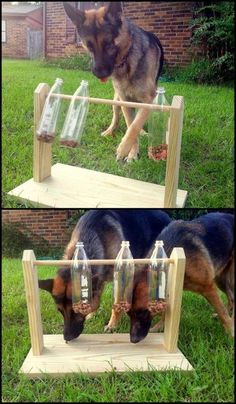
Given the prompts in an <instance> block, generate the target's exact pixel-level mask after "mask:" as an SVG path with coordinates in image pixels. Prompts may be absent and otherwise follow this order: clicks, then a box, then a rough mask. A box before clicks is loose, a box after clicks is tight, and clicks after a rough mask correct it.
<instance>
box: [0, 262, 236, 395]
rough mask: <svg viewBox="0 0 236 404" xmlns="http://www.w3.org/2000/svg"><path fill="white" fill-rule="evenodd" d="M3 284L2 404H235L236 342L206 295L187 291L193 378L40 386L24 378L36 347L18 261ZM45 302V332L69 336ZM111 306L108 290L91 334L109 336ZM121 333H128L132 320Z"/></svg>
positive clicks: (68, 380)
mask: <svg viewBox="0 0 236 404" xmlns="http://www.w3.org/2000/svg"><path fill="white" fill-rule="evenodd" d="M54 272H55V270H54V269H53V268H52V267H51V268H48V267H44V268H41V269H40V275H39V277H40V278H41V279H43V278H47V277H51V276H53V274H54ZM2 281H3V283H2V285H3V292H2V293H3V299H2V302H3V308H2V337H3V345H2V347H3V361H2V370H3V373H2V374H3V377H2V400H3V402H177V401H178V402H233V399H234V377H233V341H232V340H231V338H230V337H228V336H227V335H226V334H225V332H224V330H223V327H222V326H221V324H220V323H219V320H218V319H215V318H213V317H212V309H211V307H210V306H209V305H208V303H207V302H206V301H205V300H204V298H202V297H201V296H197V295H195V294H193V293H190V292H188V293H187V292H184V296H183V306H182V315H181V323H180V336H179V348H180V349H181V350H182V352H183V353H184V355H185V356H186V357H187V359H188V360H189V361H190V363H191V364H192V366H193V367H194V369H195V370H194V371H193V372H178V371H170V372H163V373H162V372H156V371H151V372H145V373H142V372H125V373H124V374H117V373H116V372H115V371H112V372H107V373H105V374H103V375H101V376H97V377H94V376H93V377H92V376H88V375H85V374H77V375H73V376H71V377H69V376H68V377H63V378H59V379H58V380H57V379H50V378H49V377H47V378H46V379H44V380H37V381H34V380H28V379H27V378H26V377H25V376H24V375H19V374H18V370H19V368H20V367H21V365H22V363H23V361H24V359H25V357H26V355H27V353H28V351H29V349H30V336H29V327H28V316H27V309H26V301H25V292H24V285H23V274H22V269H21V261H20V260H19V259H11V260H10V259H3V269H2ZM40 299H41V311H42V320H43V329H44V333H45V334H46V333H48V334H55V333H62V324H63V320H62V317H61V315H60V314H59V313H58V312H57V311H56V308H55V306H54V303H53V300H52V298H51V296H50V295H49V294H48V293H47V292H45V291H40ZM111 302H112V297H111V284H108V285H107V287H106V289H105V291H104V293H103V296H102V302H101V305H100V307H99V309H98V311H97V313H96V315H95V316H94V317H93V318H91V319H90V320H88V321H87V324H86V326H85V330H84V332H85V333H102V332H103V327H104V325H105V324H106V323H107V322H108V320H109V316H110V308H111ZM118 331H119V332H129V322H128V318H127V317H126V316H125V317H123V318H122V319H121V322H120V325H119V328H118ZM130 349H132V345H131V346H130Z"/></svg>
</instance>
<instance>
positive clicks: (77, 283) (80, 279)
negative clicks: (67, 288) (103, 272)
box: [71, 241, 92, 315]
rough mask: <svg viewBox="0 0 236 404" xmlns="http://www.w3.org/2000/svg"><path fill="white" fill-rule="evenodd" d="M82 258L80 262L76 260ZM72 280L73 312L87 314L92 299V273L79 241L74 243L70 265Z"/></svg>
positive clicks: (82, 245)
mask: <svg viewBox="0 0 236 404" xmlns="http://www.w3.org/2000/svg"><path fill="white" fill-rule="evenodd" d="M76 260H82V263H78V262H76ZM71 281H72V308H73V310H74V312H75V313H78V312H80V313H82V314H84V315H87V314H88V313H90V311H91V299H92V273H91V268H90V265H89V264H88V258H87V255H86V252H85V249H84V244H83V243H82V242H81V241H78V242H77V243H76V248H75V252H74V256H73V263H72V266H71Z"/></svg>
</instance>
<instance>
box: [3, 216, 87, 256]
mask: <svg viewBox="0 0 236 404" xmlns="http://www.w3.org/2000/svg"><path fill="white" fill-rule="evenodd" d="M72 215H75V220H74V221H73V223H71V217H72ZM79 217H80V213H79V212H78V214H77V212H75V211H73V210H70V209H57V210H54V209H50V210H45V209H26V210H23V209H17V210H14V209H12V210H3V211H2V222H3V223H13V224H14V223H15V224H17V228H19V229H20V231H21V232H22V233H23V234H25V235H29V234H30V235H31V237H32V239H33V241H34V243H35V244H38V243H40V244H41V243H42V239H44V240H46V241H47V242H48V243H49V245H50V246H51V247H58V248H61V247H65V245H66V244H67V243H68V242H69V240H70V236H71V232H72V230H73V228H74V226H75V222H76V221H77V218H78V219H79Z"/></svg>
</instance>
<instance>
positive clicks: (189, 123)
mask: <svg viewBox="0 0 236 404" xmlns="http://www.w3.org/2000/svg"><path fill="white" fill-rule="evenodd" d="M56 77H61V78H62V79H63V80H64V85H63V92H64V93H68V94H72V93H73V92H74V91H75V89H76V88H77V87H78V86H79V83H80V81H81V80H82V79H85V80H88V82H89V93H90V95H91V96H93V97H100V98H112V97H113V90H112V85H111V82H110V81H109V82H107V83H106V84H103V83H101V82H100V81H98V80H97V79H96V78H95V77H94V76H93V75H92V74H91V73H90V72H83V71H76V70H63V69H61V68H56V67H49V66H45V65H44V66H43V65H42V64H41V63H40V62H39V61H15V60H4V61H3V115H2V124H3V137H2V146H3V159H2V174H3V175H2V178H3V180H2V189H3V198H2V200H3V205H2V206H3V207H5V208H11V207H30V204H28V203H19V202H17V201H16V200H15V199H14V198H13V197H10V196H8V195H7V192H8V191H10V190H11V189H13V188H14V187H16V186H18V185H20V184H21V183H22V182H24V181H26V180H28V179H29V178H31V177H32V158H33V92H34V90H35V88H36V87H37V85H38V83H40V82H47V83H48V84H49V85H52V83H53V82H54V80H55V78H56ZM161 84H162V85H164V86H165V88H166V92H167V94H168V97H169V98H171V97H172V96H173V95H183V96H184V99H185V116H184V127H183V139H182V154H181V165H180V178H179V188H180V189H184V190H188V192H189V196H188V199H187V202H186V207H195V208H196V207H199V208H201V207H202V208H205V207H207V208H210V207H216V208H223V207H227V208H229V207H233V206H234V198H233V190H234V174H233V169H234V163H233V157H234V153H233V133H234V125H233V121H234V109H233V104H234V102H233V101H234V90H233V88H226V87H217V86H205V85H194V84H183V83H178V82H166V83H165V82H162V83H161ZM67 106H68V104H67V102H65V103H64V105H63V109H64V110H65V109H66V107H67ZM111 117H112V109H111V107H109V106H105V105H95V104H91V105H90V110H89V114H88V119H87V123H86V128H85V134H84V137H83V140H82V145H81V147H80V148H78V149H66V148H60V147H59V142H58V140H57V141H56V142H55V144H54V146H53V163H57V162H61V163H65V164H71V165H76V166H77V165H79V166H80V167H85V168H89V169H93V170H98V171H103V172H108V173H111V174H116V175H121V176H124V177H130V178H134V179H140V180H143V181H147V182H153V183H159V184H164V173H165V162H159V163H156V162H154V161H151V160H149V159H148V158H147V143H148V139H147V136H142V137H141V142H140V143H141V148H140V158H139V160H138V161H135V162H132V163H130V164H123V163H120V162H117V161H116V159H115V151H116V148H117V145H118V144H119V142H120V139H121V137H122V135H123V134H124V131H125V124H124V121H123V120H122V124H121V126H120V128H119V130H118V131H117V136H116V137H115V138H112V137H106V138H103V137H101V136H100V133H101V132H102V131H103V130H104V129H106V128H107V127H108V126H109V124H110V121H111ZM61 120H63V115H62V116H61ZM61 123H62V121H61Z"/></svg>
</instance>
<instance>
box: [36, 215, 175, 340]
mask: <svg viewBox="0 0 236 404" xmlns="http://www.w3.org/2000/svg"><path fill="white" fill-rule="evenodd" d="M170 221H171V219H170V217H169V216H168V214H167V213H165V212H162V211H161V210H157V209H156V210H149V209H128V210H126V209H121V210H119V209H116V210H108V209H98V210H90V211H88V212H86V213H85V214H84V215H83V216H82V217H81V218H80V220H79V221H78V223H77V225H76V227H75V229H74V231H73V233H72V236H71V240H70V242H69V243H68V245H67V247H66V249H65V253H64V259H69V260H70V259H72V257H73V254H74V251H75V245H76V243H77V242H78V241H83V243H84V247H85V251H86V254H87V256H88V258H89V259H114V258H116V256H117V254H118V252H119V250H120V247H121V241H122V240H128V241H129V242H130V249H131V253H132V255H133V257H134V258H144V257H145V256H146V255H147V253H148V251H149V249H150V248H151V246H152V244H153V243H154V241H155V239H156V237H157V235H158V234H159V233H160V232H161V231H162V230H163V228H164V227H165V226H167V225H168V224H169V223H170ZM112 280H113V266H105V265H100V266H92V302H91V306H92V310H93V311H95V310H96V309H97V308H98V307H99V303H100V297H101V293H102V291H103V288H104V285H105V282H106V281H112ZM39 287H40V288H41V289H44V290H47V291H48V292H50V293H51V294H52V297H53V299H54V301H55V303H56V305H57V308H58V310H59V311H60V312H61V313H62V315H63V317H64V339H65V340H66V341H70V340H72V339H74V338H77V337H78V336H79V335H80V334H81V332H82V331H83V327H84V320H85V316H83V315H82V314H80V313H74V311H73V309H72V296H71V290H72V289H71V275H70V268H68V267H66V268H60V269H59V270H58V273H57V276H56V277H55V278H54V279H46V280H39ZM116 321H117V317H116V315H115V313H114V311H112V315H111V319H110V321H109V323H108V326H107V327H106V331H110V330H111V329H112V327H113V324H114V323H115V322H116Z"/></svg>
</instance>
